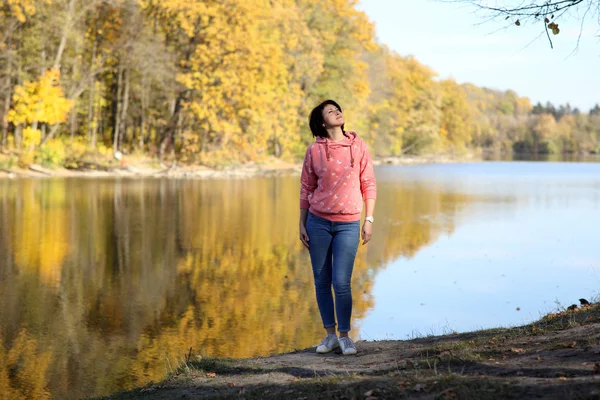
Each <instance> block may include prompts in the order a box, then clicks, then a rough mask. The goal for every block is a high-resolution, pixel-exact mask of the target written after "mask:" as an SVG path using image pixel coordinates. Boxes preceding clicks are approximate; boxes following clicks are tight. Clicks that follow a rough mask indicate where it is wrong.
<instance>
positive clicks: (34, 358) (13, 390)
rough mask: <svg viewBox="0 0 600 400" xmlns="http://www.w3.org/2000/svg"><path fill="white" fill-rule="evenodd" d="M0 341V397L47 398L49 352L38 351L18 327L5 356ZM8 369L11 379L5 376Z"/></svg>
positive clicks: (24, 330) (13, 398)
mask: <svg viewBox="0 0 600 400" xmlns="http://www.w3.org/2000/svg"><path fill="white" fill-rule="evenodd" d="M3 354H4V348H3V347H2V342H1V341H0V362H2V364H1V365H0V399H7V400H8V399H10V400H28V399H40V400H42V399H50V398H51V396H50V393H49V392H48V390H47V389H46V387H47V385H48V377H47V372H48V365H49V364H50V360H51V353H50V352H49V351H43V352H40V350H39V349H38V344H37V341H36V340H35V339H33V338H31V337H30V335H29V333H28V331H27V330H26V329H22V330H21V331H20V332H19V335H18V336H17V338H16V339H15V340H14V343H13V344H12V347H11V348H10V350H9V351H8V354H7V355H6V357H4V356H3ZM7 370H10V371H11V375H13V376H12V378H10V379H7V378H8V377H7V376H6V371H7Z"/></svg>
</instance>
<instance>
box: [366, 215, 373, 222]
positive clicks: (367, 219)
mask: <svg viewBox="0 0 600 400" xmlns="http://www.w3.org/2000/svg"><path fill="white" fill-rule="evenodd" d="M365 221H369V222H370V223H373V217H372V216H369V217H366V218H365Z"/></svg>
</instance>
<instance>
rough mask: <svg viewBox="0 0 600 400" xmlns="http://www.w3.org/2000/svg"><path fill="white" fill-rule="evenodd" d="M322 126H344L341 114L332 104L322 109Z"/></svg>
mask: <svg viewBox="0 0 600 400" xmlns="http://www.w3.org/2000/svg"><path fill="white" fill-rule="evenodd" d="M323 125H325V128H334V127H336V126H342V125H344V116H343V115H342V112H341V111H340V110H339V109H338V108H337V107H336V106H334V105H333V104H327V105H326V106H325V108H324V109H323Z"/></svg>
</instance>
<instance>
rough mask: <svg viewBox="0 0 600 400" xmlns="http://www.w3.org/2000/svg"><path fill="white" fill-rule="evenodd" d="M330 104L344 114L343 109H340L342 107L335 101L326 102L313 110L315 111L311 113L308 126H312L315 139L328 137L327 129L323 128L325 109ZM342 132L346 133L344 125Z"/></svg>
mask: <svg viewBox="0 0 600 400" xmlns="http://www.w3.org/2000/svg"><path fill="white" fill-rule="evenodd" d="M329 104H331V105H332V106H334V107H337V109H338V110H340V112H342V107H340V105H339V104H338V103H336V102H335V101H333V100H325V101H324V102H322V103H321V104H319V105H318V106H316V107H315V108H313V110H312V111H311V113H310V119H309V122H308V124H309V126H310V130H311V131H312V134H313V136H315V137H316V136H319V137H322V138H326V137H327V129H325V127H324V126H323V109H324V108H325V106H327V105H329ZM342 132H344V133H345V131H344V125H342Z"/></svg>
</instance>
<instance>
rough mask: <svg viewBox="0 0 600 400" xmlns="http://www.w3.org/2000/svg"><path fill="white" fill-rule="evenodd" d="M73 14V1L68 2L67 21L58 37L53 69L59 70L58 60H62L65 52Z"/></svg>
mask: <svg viewBox="0 0 600 400" xmlns="http://www.w3.org/2000/svg"><path fill="white" fill-rule="evenodd" d="M74 14H75V0H70V1H69V5H68V10H67V20H66V21H64V22H63V23H64V25H63V31H62V35H61V37H60V43H59V45H58V50H57V51H56V57H55V58H54V65H53V66H52V67H53V68H60V60H61V58H62V55H63V52H64V51H65V47H66V45H67V35H68V34H69V29H71V24H72V23H73V15H74Z"/></svg>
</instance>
